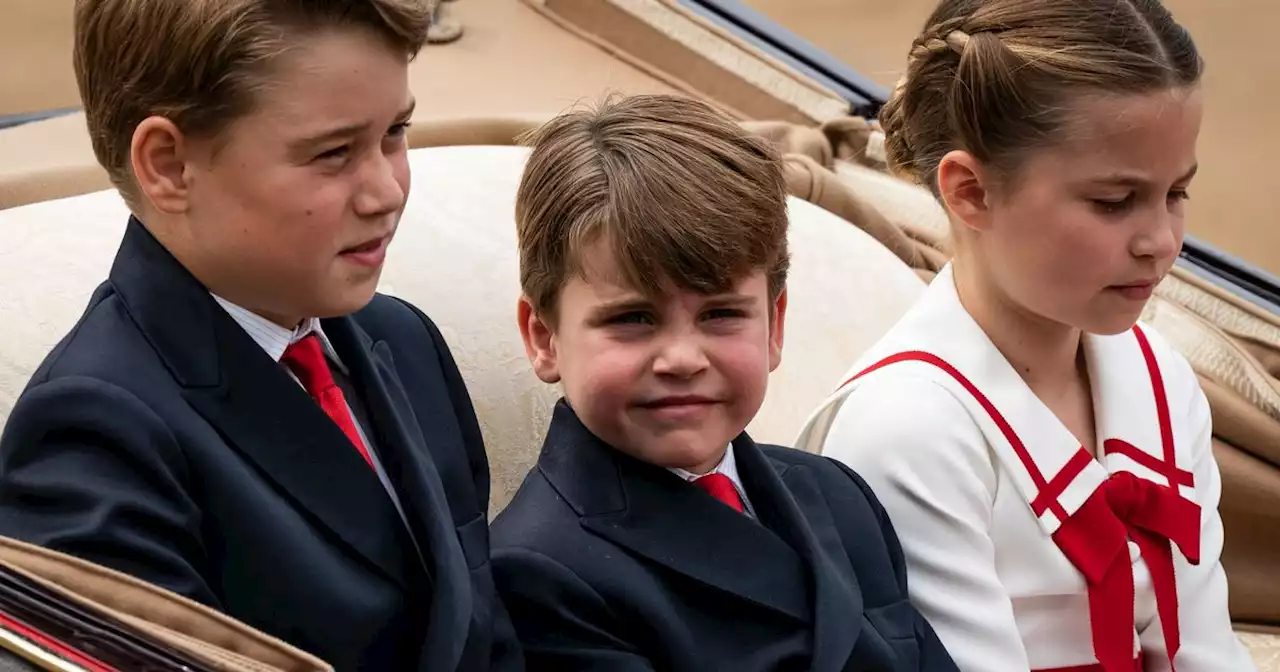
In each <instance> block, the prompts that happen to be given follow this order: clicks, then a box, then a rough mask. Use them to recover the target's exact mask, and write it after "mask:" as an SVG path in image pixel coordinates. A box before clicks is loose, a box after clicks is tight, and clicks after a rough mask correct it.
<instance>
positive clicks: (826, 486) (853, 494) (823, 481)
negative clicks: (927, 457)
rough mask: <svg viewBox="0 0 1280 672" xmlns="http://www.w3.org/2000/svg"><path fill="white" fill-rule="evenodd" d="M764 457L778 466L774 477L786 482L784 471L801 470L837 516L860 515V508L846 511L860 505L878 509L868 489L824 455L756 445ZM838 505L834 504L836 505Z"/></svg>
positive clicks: (838, 463)
mask: <svg viewBox="0 0 1280 672" xmlns="http://www.w3.org/2000/svg"><path fill="white" fill-rule="evenodd" d="M757 446H758V447H759V448H760V451H761V452H762V453H764V455H765V457H767V458H769V459H770V460H772V461H774V462H776V463H778V464H779V465H780V466H781V469H780V470H779V472H778V475H779V476H780V477H782V478H783V482H784V483H785V482H786V480H787V479H786V473H787V470H789V469H791V468H794V467H802V468H804V469H805V470H806V471H807V472H808V473H809V474H811V475H812V477H813V479H814V480H815V482H816V483H817V485H818V488H819V489H820V490H821V491H822V495H823V498H824V499H826V500H827V503H828V504H829V505H831V506H832V507H833V509H834V508H838V509H842V511H841V512H840V513H848V514H856V513H863V512H865V509H863V508H862V507H861V506H857V507H854V508H853V509H850V508H848V507H849V506H850V505H851V504H858V503H861V504H864V505H869V506H871V507H872V513H878V511H879V510H880V504H879V500H877V499H876V496H875V493H874V492H872V490H871V486H869V485H867V482H866V481H865V480H863V478H862V477H861V476H859V475H858V473H857V472H855V471H854V470H853V469H851V468H849V466H848V465H846V464H844V463H842V462H840V461H838V460H833V459H831V458H829V457H826V456H824V455H819V454H816V453H810V452H806V451H803V450H799V449H797V448H789V447H786V446H779V445H774V444H765V443H762V444H757ZM837 502H838V504H837Z"/></svg>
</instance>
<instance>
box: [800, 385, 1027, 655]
mask: <svg viewBox="0 0 1280 672" xmlns="http://www.w3.org/2000/svg"><path fill="white" fill-rule="evenodd" d="M823 454H824V455H826V456H827V457H831V458H833V459H836V460H838V461H840V462H843V463H844V464H846V465H848V466H850V467H852V468H853V469H854V470H855V471H857V473H858V474H860V475H861V476H862V477H863V478H864V479H866V481H867V483H868V484H869V485H870V486H871V489H872V490H873V491H874V492H875V493H876V496H877V498H878V499H879V501H880V502H881V504H882V505H883V506H884V508H885V510H886V511H888V514H889V517H890V518H891V519H892V520H893V529H894V530H895V531H896V537H897V538H898V539H899V540H900V543H901V546H902V552H903V556H904V557H905V562H906V567H907V576H908V577H909V582H908V592H909V594H910V596H911V601H912V602H913V603H914V604H915V605H916V607H917V608H918V609H919V610H920V612H921V614H923V615H924V618H925V619H926V620H927V621H928V622H929V624H930V625H931V626H932V627H933V630H934V631H935V632H936V633H937V636H938V638H939V639H940V640H941V642H942V644H943V645H944V646H945V648H946V650H947V652H949V653H950V657H951V658H952V659H953V660H954V661H955V663H956V665H957V666H958V667H959V669H961V670H964V671H965V672H986V671H987V670H1026V669H1029V667H1030V665H1029V663H1028V658H1027V653H1026V650H1025V649H1024V648H1023V645H1022V638H1021V636H1020V635H1019V633H1018V628H1017V625H1016V623H1015V621H1014V614H1013V605H1012V602H1011V600H1010V599H1009V596H1008V594H1007V593H1006V592H1005V590H1004V587H1003V586H1002V585H1001V583H1000V579H999V577H998V575H997V574H996V562H995V545H994V543H993V542H992V539H991V535H990V532H989V530H990V527H991V520H992V509H993V507H994V502H995V494H994V493H995V484H996V474H995V467H994V465H993V464H992V461H991V457H990V456H989V453H988V451H987V447H986V442H985V440H984V439H983V437H982V434H981V431H980V430H979V429H978V428H977V426H976V425H975V424H974V422H973V420H972V418H970V417H969V415H968V412H967V411H966V410H965V408H964V406H963V405H961V404H960V402H959V401H957V400H956V399H955V398H953V397H952V396H951V394H950V393H949V392H948V391H947V390H946V389H944V388H942V387H941V386H939V385H937V384H936V383H933V382H931V381H928V380H924V379H913V378H908V377H887V378H883V379H880V380H874V379H873V380H869V381H867V382H866V383H864V384H863V385H862V386H861V387H860V388H859V389H857V390H855V391H854V392H852V393H851V394H850V396H849V398H848V399H846V400H845V402H844V404H843V406H842V407H841V408H840V410H839V412H838V413H837V414H836V417H835V420H834V421H833V423H832V425H831V429H830V432H829V433H828V435H827V437H826V440H825V442H824V444H823Z"/></svg>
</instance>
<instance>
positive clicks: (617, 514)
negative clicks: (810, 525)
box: [538, 402, 810, 622]
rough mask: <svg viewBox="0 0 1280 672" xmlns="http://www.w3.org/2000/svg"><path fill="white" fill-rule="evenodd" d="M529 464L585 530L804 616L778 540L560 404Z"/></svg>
mask: <svg viewBox="0 0 1280 672" xmlns="http://www.w3.org/2000/svg"><path fill="white" fill-rule="evenodd" d="M538 469H539V470H540V471H542V473H543V474H544V475H545V476H546V477H547V479H548V480H549V481H550V482H551V483H552V485H553V486H554V487H555V488H556V489H557V490H558V491H559V492H560V493H561V495H562V496H564V497H565V499H566V501H567V502H568V503H569V505H570V506H572V507H573V508H574V509H575V510H576V511H578V513H579V515H580V516H581V520H582V525H583V527H585V528H586V529H587V530H589V531H591V532H593V533H594V534H597V535H599V536H601V537H603V538H605V539H608V540H609V541H611V542H613V543H614V544H617V545H618V546H621V547H623V548H626V549H628V550H630V551H631V552H633V553H635V554H637V555H640V556H643V557H645V558H647V559H648V560H650V561H652V562H655V563H657V564H659V565H661V566H663V567H665V568H666V569H668V570H670V571H673V572H676V573H678V574H681V575H683V576H685V577H688V578H690V579H693V580H694V581H697V582H698V583H701V584H703V585H705V586H708V587H710V588H712V589H715V590H718V591H721V592H723V593H726V594H729V595H733V596H735V597H736V598H738V599H740V600H743V601H744V602H747V603H751V604H755V605H757V606H759V607H763V608H766V609H770V610H772V611H775V612H779V613H782V614H786V615H788V616H791V617H792V618H794V619H796V620H798V621H801V622H807V621H808V620H809V619H810V614H809V608H808V605H807V603H806V602H807V595H808V594H809V587H808V581H807V577H806V575H805V570H804V565H803V564H802V563H801V560H800V557H799V556H798V555H797V554H796V553H795V552H794V551H793V550H792V549H791V548H790V547H789V546H788V545H787V544H786V543H785V542H784V541H783V540H782V539H781V538H779V537H778V536H777V535H776V534H774V533H773V532H771V531H770V530H769V529H767V528H766V527H764V526H762V525H760V524H758V523H756V522H755V521H753V520H751V519H750V518H748V517H746V516H744V515H742V514H740V513H738V512H736V511H734V510H733V509H730V508H729V507H727V506H725V505H724V504H722V503H720V502H718V501H716V500H715V499H713V498H712V497H711V496H710V495H708V494H707V493H705V492H703V491H702V490H700V489H698V488H697V487H695V486H693V485H692V484H689V483H686V482H685V481H684V480H682V479H681V478H680V477H678V476H676V475H674V474H672V473H670V472H668V471H666V470H665V469H662V468H661V467H657V466H654V465H651V464H647V463H644V462H640V461H639V460H635V459H633V458H631V457H629V456H627V455H624V454H622V453H619V452H618V451H616V450H614V449H613V448H611V447H609V446H607V445H605V444H604V443H603V442H601V441H600V440H599V439H597V438H596V437H595V436H593V435H592V434H591V433H590V432H589V431H588V430H587V429H586V427H584V426H583V425H582V424H581V422H580V421H579V420H578V418H577V416H576V415H574V413H573V411H571V410H570V409H569V407H568V406H567V405H565V404H564V402H561V403H559V404H557V406H556V409H555V412H554V415H553V417H552V422H551V428H550V430H549V431H548V433H547V439H546V442H545V444H544V446H543V449H542V454H541V456H540V457H539V458H538ZM754 501H755V500H754V496H753V502H754ZM762 504H763V502H762Z"/></svg>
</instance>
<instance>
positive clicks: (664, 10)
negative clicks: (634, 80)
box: [524, 0, 849, 124]
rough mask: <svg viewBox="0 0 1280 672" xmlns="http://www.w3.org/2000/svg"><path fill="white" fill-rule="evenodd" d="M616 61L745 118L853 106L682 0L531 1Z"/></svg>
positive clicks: (817, 117) (804, 116)
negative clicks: (679, 0)
mask: <svg viewBox="0 0 1280 672" xmlns="http://www.w3.org/2000/svg"><path fill="white" fill-rule="evenodd" d="M524 2H527V3H528V4H530V5H531V6H533V7H535V8H536V9H538V10H539V11H542V12H544V13H545V14H546V15H547V16H548V17H549V18H551V19H552V20H554V21H556V22H558V23H560V24H561V25H563V26H565V27H566V28H568V29H570V30H573V31H575V32H577V33H578V34H579V35H581V36H582V37H583V38H584V39H587V40H590V41H592V42H594V43H596V44H597V45H599V46H600V47H601V48H603V49H605V50H607V51H608V52H609V53H610V54H611V55H613V56H614V57H616V58H620V59H623V60H626V61H627V62H630V63H634V64H636V66H637V67H640V68H643V69H645V71H646V72H648V73H649V74H651V75H652V76H654V77H655V78H658V79H661V80H662V81H664V82H666V83H667V84H669V85H670V86H672V87H674V88H676V89H678V90H680V91H684V92H686V93H688V94H691V95H695V96H697V97H700V98H704V99H706V100H709V101H712V102H715V103H717V104H718V105H719V106H721V107H722V108H724V109H725V110H726V111H728V112H730V113H731V114H733V115H734V116H736V117H738V118H740V119H776V120H781V121H790V122H795V123H800V124H810V123H813V122H822V121H826V120H828V119H833V118H837V117H841V116H844V115H845V114H846V113H847V112H848V109H849V107H848V103H847V102H845V101H844V100H843V99H841V98H840V97H839V96H838V95H837V94H836V93H835V92H833V91H831V90H829V89H827V88H826V87H824V86H821V85H819V84H818V83H817V82H815V81H813V80H812V79H810V78H808V77H807V76H805V75H803V74H801V73H799V72H798V71H796V70H795V69H793V68H791V67H790V66H787V65H785V64H783V63H782V62H780V61H778V60H777V59H775V58H772V57H770V56H768V55H766V54H764V53H762V52H760V51H759V50H758V49H756V48H755V47H753V46H751V45H748V44H747V43H745V42H743V41H742V40H740V39H739V38H737V37H736V36H734V35H731V34H730V33H728V32H727V31H725V30H724V29H722V28H720V27H719V26H716V25H715V24H713V23H711V22H710V21H708V20H706V19H705V18H703V17H702V16H699V15H697V14H695V13H693V12H692V11H690V10H688V9H686V8H685V7H682V6H680V5H679V4H678V3H677V2H675V1H674V0H524Z"/></svg>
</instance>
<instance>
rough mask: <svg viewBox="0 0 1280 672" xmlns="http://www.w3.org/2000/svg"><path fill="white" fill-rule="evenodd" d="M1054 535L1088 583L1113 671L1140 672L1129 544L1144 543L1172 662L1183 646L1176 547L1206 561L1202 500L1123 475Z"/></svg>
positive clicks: (1103, 652)
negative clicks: (1135, 668)
mask: <svg viewBox="0 0 1280 672" xmlns="http://www.w3.org/2000/svg"><path fill="white" fill-rule="evenodd" d="M1053 540H1054V542H1056V543H1057V544H1058V547H1059V548H1061V549H1062V552H1063V553H1064V554H1065V555H1066V556H1067V558H1068V559H1069V560H1070V561H1071V564H1073V565H1075V567H1076V569H1078V570H1080V573H1082V574H1084V576H1085V580H1086V581H1088V584H1089V620H1090V626H1091V629H1092V633H1093V651H1094V655H1095V656H1096V657H1097V659H1098V662H1099V663H1100V664H1101V667H1102V669H1103V670H1105V671H1106V672H1131V671H1132V670H1133V665H1134V663H1133V660H1134V658H1133V633H1134V584H1133V563H1132V560H1131V558H1130V557H1129V543H1128V542H1129V541H1130V540H1133V541H1134V542H1136V543H1137V544H1138V550H1139V551H1141V553H1142V558H1143V559H1144V560H1145V561H1146V563H1147V568H1148V569H1149V570H1150V572H1151V583H1152V587H1153V588H1154V590H1155V595H1156V608H1157V610H1158V611H1159V613H1160V623H1161V625H1163V627H1164V641H1165V648H1166V650H1167V651H1168V652H1169V664H1170V666H1172V665H1173V657H1174V654H1176V653H1177V652H1178V647H1179V645H1180V639H1179V633H1178V585H1177V580H1176V578H1175V577H1174V569H1173V547H1172V544H1176V545H1177V546H1178V548H1179V550H1181V551H1182V554H1183V555H1184V556H1186V558H1187V560H1188V561H1189V562H1190V563H1191V564H1193V565H1194V564H1199V562H1200V505H1198V504H1196V503H1195V502H1193V501H1191V500H1188V499H1186V498H1184V497H1182V496H1181V495H1180V494H1179V493H1178V492H1176V491H1175V490H1174V489H1173V488H1171V487H1170V486H1167V485H1160V484H1158V483H1153V482H1151V481H1147V480H1144V479H1141V478H1139V477H1137V476H1134V475H1133V474H1131V473H1128V472H1118V473H1115V474H1112V475H1111V477H1110V478H1108V479H1107V481H1106V482H1105V483H1103V484H1102V485H1101V486H1099V487H1098V489H1097V490H1095V491H1094V492H1093V494H1092V495H1090V496H1089V499H1088V500H1086V501H1085V503H1084V504H1083V505H1082V506H1081V507H1080V508H1079V509H1078V510H1077V511H1076V512H1075V514H1073V515H1072V516H1071V517H1070V518H1068V519H1067V520H1066V521H1065V522H1063V524H1062V526H1061V527H1059V528H1058V531H1057V532H1055V533H1054V535H1053ZM1170 542H1172V544H1171V543H1170Z"/></svg>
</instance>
